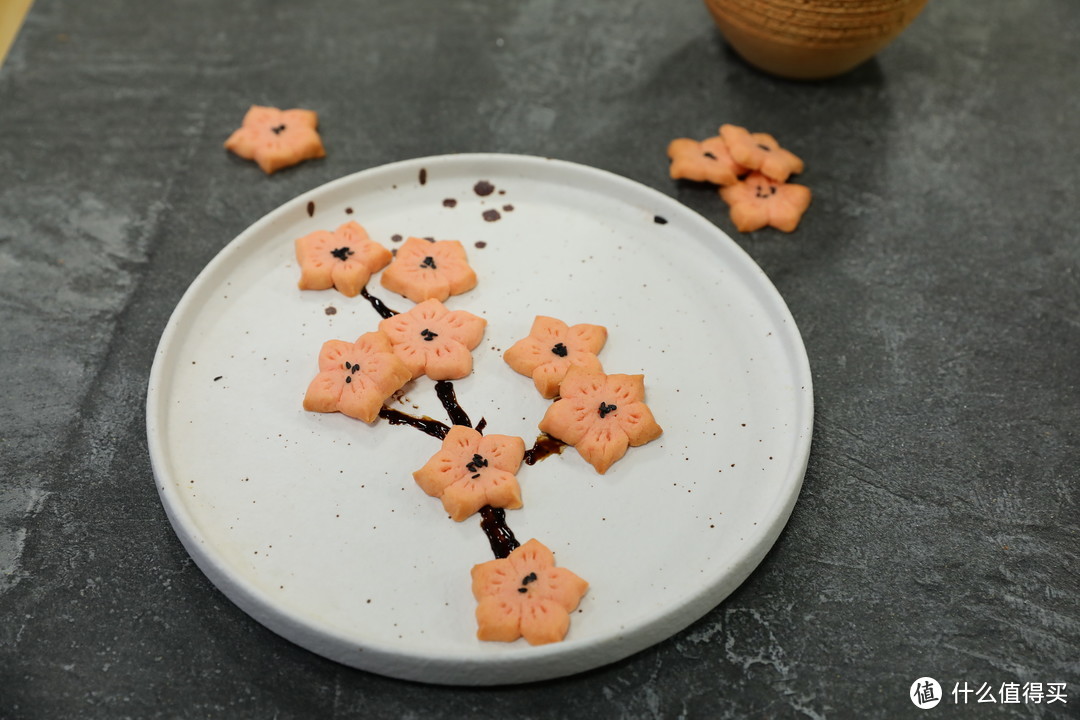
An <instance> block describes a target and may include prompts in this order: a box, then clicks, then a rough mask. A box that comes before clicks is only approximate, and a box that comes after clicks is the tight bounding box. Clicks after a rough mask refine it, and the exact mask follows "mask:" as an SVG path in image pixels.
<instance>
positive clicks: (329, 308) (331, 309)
mask: <svg viewBox="0 0 1080 720" xmlns="http://www.w3.org/2000/svg"><path fill="white" fill-rule="evenodd" d="M323 312H324V313H326V314H327V315H337V308H336V307H334V306H333V305H329V306H327V308H326V309H325V310H323Z"/></svg>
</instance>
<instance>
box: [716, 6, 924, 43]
mask: <svg viewBox="0 0 1080 720" xmlns="http://www.w3.org/2000/svg"><path fill="white" fill-rule="evenodd" d="M704 2H705V5H706V6H707V7H708V9H709V10H710V12H711V13H712V15H713V19H714V20H715V21H716V23H717V24H718V25H720V24H721V23H727V24H729V25H731V26H733V27H735V28H737V29H738V30H739V31H741V32H743V33H746V34H748V35H753V36H754V37H756V38H759V39H760V40H762V41H765V42H772V43H776V44H780V45H786V46H789V47H793V48H800V47H801V48H816V49H847V48H855V47H860V46H863V45H867V44H873V43H879V42H880V43H882V46H884V45H887V44H888V43H889V42H891V41H892V39H893V38H894V37H895V36H896V35H898V34H899V33H900V32H902V31H903V30H904V29H905V28H906V27H907V26H908V25H909V24H910V23H911V20H912V19H913V17H914V16H915V15H918V12H919V10H921V8H922V6H923V5H924V4H925V2H926V0H911V2H909V3H908V6H909V7H911V6H913V7H915V8H917V10H916V11H914V12H913V13H911V16H909V14H908V12H903V13H898V12H897V11H895V10H894V11H892V12H888V13H882V14H883V15H887V16H888V18H889V19H890V20H892V21H893V22H889V23H872V24H864V25H859V26H856V27H855V28H829V32H826V33H824V34H822V28H820V27H815V28H813V29H814V30H815V31H816V32H815V34H814V35H800V34H798V33H797V32H796V33H791V32H788V33H783V34H781V33H775V32H773V33H770V32H768V30H769V29H771V28H770V27H769V26H759V25H751V24H748V23H747V22H745V21H744V20H742V19H740V18H738V17H735V16H733V15H731V14H730V13H729V12H726V8H725V7H724V6H722V5H721V4H720V3H721V0H704ZM766 17H767V16H766ZM858 27H862V28H865V29H866V30H868V31H869V32H863V33H859V32H850V30H852V29H857V28H858ZM722 29H723V28H721V30H722ZM789 29H790V26H789Z"/></svg>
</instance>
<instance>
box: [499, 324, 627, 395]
mask: <svg viewBox="0 0 1080 720" xmlns="http://www.w3.org/2000/svg"><path fill="white" fill-rule="evenodd" d="M606 341H607V328H604V327H603V326H601V325H586V324H581V325H574V326H573V327H567V325H566V323H564V322H563V321H562V320H556V319H555V318H551V317H545V316H543V315H537V316H536V319H535V320H534V321H533V325H532V329H531V330H530V331H529V336H528V337H525V338H522V339H521V340H518V341H517V342H516V343H514V344H513V345H512V346H511V347H510V349H508V350H507V351H506V352H505V353H503V359H504V360H506V363H507V364H508V365H509V366H510V367H512V368H513V369H514V370H516V371H518V372H519V373H521V374H522V375H528V376H530V377H531V378H532V379H533V383H534V384H535V385H536V389H537V390H539V391H540V394H541V395H543V396H544V397H546V398H553V397H555V396H556V395H558V394H559V384H560V383H561V382H562V380H563V378H564V377H565V376H566V371H567V370H569V369H570V366H571V365H578V366H580V367H583V368H585V369H586V370H596V371H599V370H601V369H602V368H601V366H600V360H599V359H598V358H597V357H596V353H598V352H600V348H602V347H604V343H605V342H606Z"/></svg>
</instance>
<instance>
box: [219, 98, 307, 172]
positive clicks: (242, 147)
mask: <svg viewBox="0 0 1080 720" xmlns="http://www.w3.org/2000/svg"><path fill="white" fill-rule="evenodd" d="M318 126H319V116H318V115H317V114H316V113H315V112H314V111H312V110H279V109H278V108H275V107H263V106H261V105H252V106H251V108H250V109H249V110H248V111H247V114H245V115H244V121H243V124H242V125H241V126H240V129H238V130H237V131H236V132H234V133H233V134H232V135H230V136H229V139H228V140H226V141H225V149H227V150H230V151H232V152H234V153H236V154H237V155H239V156H240V157H242V158H244V159H246V160H254V161H255V162H256V164H258V166H259V167H260V168H262V171H263V172H265V173H266V174H267V175H269V174H271V173H274V172H277V171H278V170H281V169H282V168H287V167H289V166H291V165H296V164H297V163H300V162H303V161H304V160H310V159H313V158H321V157H325V156H326V150H324V149H323V144H322V138H320V137H319V133H318V131H317V130H316V129H315V128H317V127H318Z"/></svg>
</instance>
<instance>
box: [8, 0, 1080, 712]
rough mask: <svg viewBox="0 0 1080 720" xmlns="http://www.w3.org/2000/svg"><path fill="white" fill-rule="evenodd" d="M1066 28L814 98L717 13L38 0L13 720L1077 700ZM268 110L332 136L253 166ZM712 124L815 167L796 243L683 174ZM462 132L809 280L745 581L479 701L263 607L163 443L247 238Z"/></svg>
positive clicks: (15, 178)
mask: <svg viewBox="0 0 1080 720" xmlns="http://www.w3.org/2000/svg"><path fill="white" fill-rule="evenodd" d="M1077 47H1080V6H1077V5H1076V4H1074V3H1062V2H1053V1H1052V0H1031V1H1030V2H1024V3H1017V2H1011V1H1010V0H986V1H985V2H980V3H965V2H960V0H939V1H938V2H936V3H931V4H930V7H928V8H927V10H926V11H925V12H924V14H923V15H922V16H921V17H920V18H919V19H918V20H917V21H916V22H915V24H914V25H913V26H912V27H911V29H910V30H909V31H908V32H907V33H906V34H905V35H904V36H903V37H902V38H901V39H900V40H899V41H898V42H897V43H895V44H894V45H893V46H891V47H890V48H888V49H887V50H886V51H885V52H883V53H882V54H881V55H880V56H879V57H878V58H877V59H875V60H874V61H872V62H870V63H868V64H866V65H864V66H862V67H861V68H859V69H857V70H856V71H855V72H853V73H851V74H850V75H848V76H846V77H844V78H840V79H838V80H835V81H832V82H826V83H810V84H798V83H791V82H785V81H778V80H774V79H771V78H769V77H767V76H764V75H762V74H760V73H758V72H755V71H754V70H752V69H750V68H748V67H746V66H745V65H744V64H743V63H742V62H740V61H739V60H738V58H736V57H735V56H734V55H732V54H731V53H730V52H729V51H728V50H727V49H726V47H725V46H724V44H723V42H722V41H721V40H720V39H719V37H718V36H717V34H716V33H715V31H714V29H713V27H712V26H711V24H710V20H709V18H708V15H707V13H706V11H705V9H704V7H703V6H701V5H700V4H698V3H694V2H685V3H656V2H648V1H646V0H627V1H625V2H619V3H579V2H573V1H572V0H523V1H522V2H515V3H494V2H480V1H479V0H467V1H464V2H453V3H449V2H435V1H434V0H431V1H428V2H424V1H420V0H401V1H400V2H396V3H386V2H382V3H375V2H370V1H368V0H359V1H355V2H354V1H352V0H348V1H347V0H313V1H312V2H306V3H295V2H284V1H277V0H275V1H258V2H257V1H256V0H237V1H236V2H229V3H220V2H214V1H212V0H191V1H190V2H184V3H155V4H153V7H152V8H151V6H150V5H148V4H146V3H137V2H134V0H101V1H100V2H95V3H76V2H70V1H64V0H37V2H36V3H35V5H34V7H33V9H32V12H31V14H30V16H29V18H28V20H27V22H26V24H25V26H24V29H23V31H22V34H21V35H20V37H19V38H18V40H17V41H16V44H15V45H14V47H13V49H12V51H11V54H10V56H9V58H8V61H7V63H6V65H5V66H4V67H3V68H2V69H0V373H2V375H0V378H2V382H0V717H3V718H9V717H10V718H24V717H26V718H63V717H85V718H124V717H138V718H156V717H177V716H182V717H229V718H247V717H251V718H268V717H278V718H287V717H335V716H337V717H341V716H362V717H387V718H399V717H433V718H465V717H488V718H491V717H496V718H497V717H564V716H567V715H568V714H570V713H571V708H572V709H573V710H572V711H573V714H574V715H577V716H585V715H587V714H592V715H596V716H600V717H633V718H638V717H672V718H673V717H709V718H720V717H745V716H752V717H797V716H806V717H811V718H819V717H851V716H858V717H867V718H893V717H901V716H905V715H907V714H909V713H912V712H915V708H914V706H913V705H911V704H910V703H909V701H908V700H907V699H906V696H907V692H908V687H909V685H910V684H911V682H912V681H913V680H914V679H915V678H917V677H919V676H921V675H931V676H934V677H936V678H937V679H938V680H939V681H941V682H942V684H943V685H946V691H947V692H948V689H951V687H952V685H953V683H955V682H962V681H967V682H969V683H971V684H973V685H976V686H977V685H979V684H981V683H989V684H992V685H993V686H994V687H995V689H996V688H997V687H998V686H999V685H1000V684H1002V683H1005V682H1019V683H1023V682H1027V681H1039V682H1068V683H1070V685H1069V695H1070V697H1069V705H1068V708H1067V709H1066V708H1065V707H1064V706H1062V705H1061V704H1060V703H1059V704H1056V705H1052V706H1051V705H1045V704H1044V705H1039V706H1036V705H1030V704H1029V705H1023V704H1021V705H1013V706H998V707H997V708H996V710H998V711H999V712H998V713H997V714H999V715H1003V716H1006V717H1008V716H1017V717H1021V716H1022V717H1057V716H1063V715H1065V714H1067V713H1068V712H1069V711H1074V710H1075V706H1076V705H1077V704H1080V662H1078V659H1077V657H1078V656H1077V648H1078V647H1080V610H1078V608H1080V579H1078V567H1080V557H1078V556H1080V522H1078V517H1080V513H1078V507H1077V506H1078V502H1080V498H1078V497H1077V492H1078V480H1077V478H1078V475H1080V470H1078V468H1080V437H1078V428H1080V362H1078V358H1080V319H1078V318H1080V231H1078V228H1080V202H1077V194H1076V188H1077V186H1078V181H1080V170H1078V169H1077V153H1076V149H1075V142H1076V139H1077V138H1078V137H1080V95H1078V94H1077V92H1076V90H1077V88H1078V87H1080V65H1078V62H1077V59H1076V48H1077ZM251 103H261V104H274V105H282V106H289V107H310V108H314V109H317V110H318V111H319V113H320V117H321V120H322V128H323V131H324V138H325V139H326V142H327V150H328V153H329V154H328V157H327V158H326V159H325V160H322V161H318V162H312V163H307V164H305V165H303V166H301V167H299V168H297V169H295V170H292V171H287V172H283V173H280V174H279V175H276V176H273V177H270V178H264V177H262V176H261V174H259V173H258V171H256V170H255V169H254V168H253V167H252V166H251V165H249V164H248V163H245V162H243V161H240V160H238V159H236V158H233V157H230V156H228V155H227V154H225V153H224V152H223V150H222V148H221V143H222V142H223V140H224V138H225V137H227V136H228V134H229V133H230V132H231V131H232V130H233V129H234V128H235V127H236V125H237V123H238V121H239V118H240V117H241V116H242V114H243V112H244V110H245V109H246V108H247V106H248V105H249V104H251ZM720 122H734V123H737V124H744V125H748V126H751V127H752V128H754V129H757V130H766V131H769V132H771V133H772V134H774V135H775V136H777V137H778V138H779V139H780V140H781V141H782V142H784V143H785V144H787V145H788V146H790V147H792V148H793V149H795V150H796V151H797V152H799V154H800V155H801V156H802V157H803V158H804V159H805V160H806V162H807V166H808V171H807V172H806V173H805V174H804V175H803V176H802V181H803V182H804V183H805V184H807V185H809V186H810V187H811V188H812V189H813V191H814V193H815V196H814V203H813V205H812V206H811V209H810V211H809V213H808V215H807V216H806V218H805V220H804V222H803V225H802V226H801V227H800V229H799V230H798V232H796V233H795V234H794V235H791V236H785V235H782V234H780V233H776V232H773V231H763V232H759V233H755V234H753V235H739V234H738V233H735V232H734V229H733V227H732V225H731V223H730V221H729V220H728V218H727V215H726V211H725V209H724V207H723V206H722V203H721V202H720V201H719V200H718V198H716V196H715V194H714V191H712V190H709V189H706V188H703V187H698V186H691V185H683V184H677V183H673V182H671V181H670V180H669V179H668V178H667V174H666V173H667V163H666V158H665V157H664V148H665V147H666V144H667V142H668V140H670V139H671V138H673V137H678V136H691V137H695V136H696V137H704V136H706V135H707V134H710V133H712V132H713V131H714V130H715V128H716V126H717V125H718V124H719V123H720ZM465 151H498V152H515V153H527V154H535V155H546V156H552V157H558V158H562V159H566V160H572V161H576V162H580V163H584V164H588V165H593V166H597V167H601V168H604V169H608V170H611V171H614V172H616V173H619V174H623V175H626V176H628V177H630V178H633V179H635V180H638V181H640V182H643V183H645V184H647V185H650V186H652V187H655V188H658V189H659V190H661V191H662V192H665V193H668V194H670V195H672V196H674V197H676V198H678V199H679V200H681V201H682V202H684V203H686V204H687V205H688V206H690V207H691V208H693V209H695V210H697V211H698V212H700V213H702V214H703V215H705V216H706V217H708V218H709V219H711V220H713V221H714V222H715V223H716V224H717V225H719V226H720V227H721V228H722V229H724V230H726V231H728V232H729V233H731V234H732V235H733V237H734V238H735V239H736V241H737V242H738V243H739V244H740V245H741V246H742V247H743V248H745V249H746V250H747V251H748V252H749V253H750V255H751V256H753V257H754V259H755V260H756V261H757V262H758V263H759V264H760V265H761V266H762V267H763V268H764V270H765V271H766V273H767V274H768V275H769V277H770V278H771V279H772V280H773V282H774V283H775V284H776V285H777V287H778V288H779V290H780V291H781V293H782V294H783V295H784V297H785V298H786V300H787V302H788V304H789V306H790V307H791V310H792V312H793V314H794V315H795V318H796V320H797V321H798V323H799V325H800V329H801V330H802V333H803V336H804V339H805V342H806V346H807V349H808V352H809V355H810V361H811V366H812V368H813V372H814V379H815V400H816V404H817V417H816V427H815V434H814V446H813V450H812V454H811V457H810V464H809V469H808V472H807V475H806V481H805V485H804V488H803V492H802V495H801V497H800V500H799V503H798V504H797V505H796V507H795V511H794V514H793V515H792V517H791V521H790V524H789V525H788V528H787V529H786V531H785V532H784V534H783V535H782V536H781V538H780V540H779V542H778V543H777V544H776V546H775V548H774V549H773V551H772V552H771V553H770V555H769V556H768V557H767V558H766V560H765V561H764V562H763V563H762V565H761V566H760V567H759V569H758V570H757V571H756V572H755V573H754V574H753V575H752V576H751V577H750V579H749V580H748V581H747V582H746V583H745V584H744V585H743V586H742V587H741V588H740V589H739V590H738V591H736V592H735V593H734V594H733V595H732V596H731V597H730V598H729V599H728V600H727V601H725V602H724V603H723V604H721V605H720V606H719V607H718V608H716V609H715V610H713V611H712V612H711V613H709V614H708V615H707V616H706V617H705V618H703V619H702V620H701V621H699V622H697V623H696V624H694V625H693V626H691V627H690V628H689V629H687V630H686V631H684V632H682V633H679V634H678V635H676V636H675V637H673V638H671V639H669V640H668V641H666V642H663V643H661V644H659V645H657V646H655V647H653V648H650V649H648V650H646V651H644V652H642V653H640V654H638V655H636V656H634V657H632V658H629V659H627V660H624V661H622V662H619V663H617V664H615V665H613V666H610V667H606V668H602V669H599V670H595V671H593V672H590V673H586V674H584V675H581V676H577V677H572V678H568V679H564V680H559V681H552V682H547V683H540V684H535V685H530V686H525V687H513V688H501V689H491V690H470V689H455V688H439V687H427V686H423V685H418V684H413V683H406V682H399V681H395V680H389V679H386V678H382V677H379V676H376V675H371V674H367V673H363V672H359V671H354V670H352V669H349V668H346V667H343V666H339V665H336V664H334V663H332V662H329V661H326V660H323V659H321V658H319V657H317V656H315V655H312V654H310V653H308V652H306V651H304V650H301V649H299V648H297V647H295V646H293V645H291V644H289V643H288V642H285V641H283V640H281V639H279V638H278V637H277V636H275V635H273V634H272V633H270V632H269V631H268V630H266V629H264V628H263V627H262V626H260V625H258V624H257V623H255V622H254V621H253V620H251V619H249V618H248V617H247V616H246V615H244V614H243V613H242V612H241V611H239V610H238V609H237V608H236V607H235V606H233V605H232V604H231V603H230V602H229V601H228V600H226V599H225V598H224V597H223V596H222V595H221V594H220V593H219V592H217V591H216V590H215V589H214V588H213V586H212V585H210V583H209V582H208V581H207V580H206V578H205V577H204V576H203V574H202V573H201V572H200V571H199V570H198V569H197V568H196V567H195V566H194V565H193V563H192V562H191V561H190V560H189V558H188V556H187V554H186V553H185V552H184V550H183V548H182V547H181V546H180V544H179V542H178V541H177V539H176V537H175V535H174V534H173V532H172V530H171V528H170V526H169V524H168V521H167V519H166V517H165V515H164V512H163V510H162V507H161V505H160V503H159V501H158V498H157V495H156V493H155V491H154V487H153V484H152V482H151V480H150V478H151V474H150V467H149V460H148V457H147V449H146V440H145V431H144V426H143V404H144V400H145V386H146V381H147V377H148V373H149V369H150V364H151V361H152V356H153V348H154V346H155V344H156V342H157V339H158V337H159V335H160V333H161V330H162V328H163V326H164V324H165V322H166V320H167V318H168V316H169V314H170V312H171V311H172V309H173V307H174V306H175V303H176V302H177V300H178V299H179V297H180V295H181V294H182V293H183V291H184V289H185V288H186V287H187V285H188V284H189V283H190V281H191V280H192V279H193V278H194V277H195V275H196V274H197V273H198V271H199V270H200V269H201V268H202V267H203V265H204V264H205V263H206V262H208V261H209V260H210V259H211V258H212V257H213V256H214V255H215V253H216V252H217V251H218V250H219V249H220V248H221V247H222V246H223V245H224V244H225V243H227V242H228V241H229V240H230V239H231V238H233V237H234V236H235V235H236V234H237V233H238V232H239V231H240V230H242V229H243V228H244V227H246V226H247V225H249V224H250V223H251V222H253V221H254V220H255V219H257V218H258V217H260V216H262V215H263V214H264V213H266V212H268V211H269V210H271V209H273V208H275V207H277V206H278V205H279V204H281V203H282V202H284V201H286V200H288V199H290V198H292V197H294V196H295V195H298V194H300V193H301V192H303V191H306V190H308V189H310V188H313V187H315V186H317V185H320V184H322V183H323V182H326V181H328V180H331V179H334V178H337V177H340V176H342V175H346V174H348V173H351V172H354V171H357V170H361V169H364V168H368V167H373V166H377V165H380V164H383V163H386V162H390V161H394V160H400V159H404V158H410V157H418V156H424V155H433V154H440V153H448V152H465ZM947 703H951V698H950V699H949V700H947ZM953 709H955V708H953ZM968 709H969V710H972V711H974V710H976V708H974V707H969V708H968ZM978 709H979V710H982V709H983V708H982V707H980V708H978Z"/></svg>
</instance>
